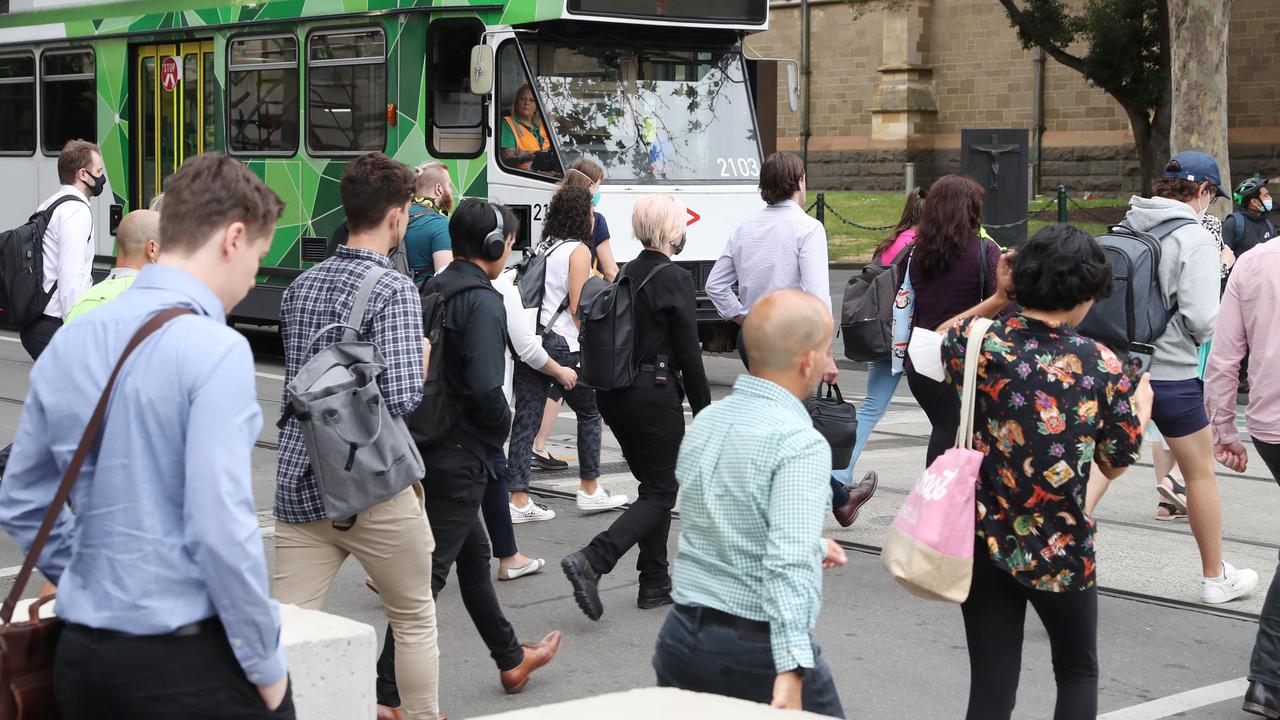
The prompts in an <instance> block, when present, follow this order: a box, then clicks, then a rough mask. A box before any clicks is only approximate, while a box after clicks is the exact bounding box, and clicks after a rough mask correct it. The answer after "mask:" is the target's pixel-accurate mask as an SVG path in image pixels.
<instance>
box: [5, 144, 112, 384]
mask: <svg viewBox="0 0 1280 720" xmlns="http://www.w3.org/2000/svg"><path fill="white" fill-rule="evenodd" d="M58 180H59V181H60V182H61V183H62V187H60V188H58V191H57V192H56V193H54V194H53V195H52V196H50V197H49V199H47V200H45V201H44V202H43V203H41V204H40V208H39V209H40V210H44V209H45V208H48V207H49V206H50V205H52V204H53V203H54V202H56V201H57V200H58V198H61V197H65V196H71V197H72V198H73V199H72V200H70V201H67V202H64V203H62V204H61V205H59V206H58V208H57V209H56V210H54V211H53V217H51V218H50V219H49V226H48V227H47V228H46V229H45V233H44V241H43V246H44V291H45V292H49V291H50V289H54V288H55V284H56V290H55V292H54V293H53V297H51V298H50V299H49V304H48V305H46V306H45V309H44V314H43V315H41V316H40V318H39V319H38V320H35V321H34V322H32V323H31V324H30V325H27V326H26V327H24V328H22V331H21V336H22V347H23V348H25V349H26V351H27V354H28V355H30V356H31V359H32V360H35V359H36V358H38V357H40V353H42V352H44V349H45V347H46V346H47V345H48V344H49V341H50V340H51V339H53V333H54V332H56V331H57V330H58V328H60V327H62V321H63V320H64V319H65V318H66V316H67V312H68V311H70V310H71V306H72V305H75V304H76V300H77V299H78V298H79V297H80V295H81V294H83V293H84V291H85V290H88V289H89V286H90V285H92V284H93V277H92V275H91V274H90V273H91V271H92V270H93V251H94V242H93V211H92V210H90V208H89V199H90V198H95V197H97V196H99V195H101V194H102V190H103V188H105V187H106V186H107V171H106V168H105V167H103V164H102V151H101V150H99V149H98V146H97V145H94V144H93V143H91V142H89V141H87V140H71V141H69V142H67V144H66V145H64V146H63V147H62V152H60V153H58Z"/></svg>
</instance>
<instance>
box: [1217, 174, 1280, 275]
mask: <svg viewBox="0 0 1280 720" xmlns="http://www.w3.org/2000/svg"><path fill="white" fill-rule="evenodd" d="M1267 182H1268V180H1267V178H1261V177H1251V178H1249V179H1248V180H1245V181H1244V182H1242V183H1240V186H1239V187H1237V188H1236V191H1235V194H1233V195H1232V196H1231V199H1232V200H1234V201H1235V204H1236V209H1235V212H1232V213H1231V214H1230V215H1228V216H1227V219H1226V220H1223V221H1222V242H1223V244H1225V245H1226V246H1227V247H1229V248H1231V251H1232V252H1234V253H1235V254H1236V257H1240V256H1241V255H1243V254H1245V253H1246V252H1248V251H1249V250H1252V249H1253V248H1255V247H1257V246H1258V245H1261V244H1262V243H1264V242H1266V241H1268V240H1270V239H1271V238H1273V237H1275V236H1276V226H1275V223H1273V222H1271V218H1270V217H1268V216H1269V215H1270V214H1271V208H1272V201H1271V190H1269V189H1268V188H1267Z"/></svg>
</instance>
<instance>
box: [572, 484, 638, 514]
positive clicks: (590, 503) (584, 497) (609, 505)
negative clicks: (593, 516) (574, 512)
mask: <svg viewBox="0 0 1280 720" xmlns="http://www.w3.org/2000/svg"><path fill="white" fill-rule="evenodd" d="M626 504H627V496H626V495H614V494H613V493H611V492H609V491H608V490H605V489H604V486H603V485H596V492H595V494H594V495H588V494H586V493H584V492H582V490H578V509H579V510H581V511H582V512H585V513H597V512H604V511H605V510H612V509H614V508H616V507H622V506H623V505H626Z"/></svg>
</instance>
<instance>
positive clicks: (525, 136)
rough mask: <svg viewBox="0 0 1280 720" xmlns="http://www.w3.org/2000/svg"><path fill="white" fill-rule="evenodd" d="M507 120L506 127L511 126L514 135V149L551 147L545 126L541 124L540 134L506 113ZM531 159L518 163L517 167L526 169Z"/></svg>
mask: <svg viewBox="0 0 1280 720" xmlns="http://www.w3.org/2000/svg"><path fill="white" fill-rule="evenodd" d="M504 119H505V120H506V121H507V127H509V128H511V133H512V134H513V135H515V136H516V148H515V149H516V150H519V151H520V152H542V151H544V150H550V149H551V141H550V140H548V139H547V132H546V126H543V128H542V133H541V136H539V135H538V133H533V132H530V131H529V128H527V127H525V126H524V124H522V123H519V122H516V119H515V118H514V117H511V116H510V115H508V116H507V117H506V118H504ZM531 164H532V161H529V162H523V163H518V164H517V165H516V167H517V168H519V169H521V170H528V169H529V166H530V165H531Z"/></svg>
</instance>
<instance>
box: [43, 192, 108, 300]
mask: <svg viewBox="0 0 1280 720" xmlns="http://www.w3.org/2000/svg"><path fill="white" fill-rule="evenodd" d="M69 200H78V201H80V202H82V203H84V206H85V207H86V208H88V209H89V212H93V207H92V206H91V205H89V201H88V200H85V199H84V198H82V197H80V196H79V195H63V196H62V197H60V198H58V199H57V200H54V201H53V202H52V203H50V204H49V207H47V208H45V209H44V210H41V211H40V212H38V213H36V214H35V215H32V216H31V220H29V221H28V222H34V221H35V219H36V217H37V216H39V215H44V217H45V226H44V231H45V232H46V233H48V232H49V223H51V222H53V211H54V210H57V209H58V207H59V206H61V205H62V204H63V203H65V202H67V201H69ZM92 237H93V228H92V227H90V228H89V238H86V240H88V239H90V238H92ZM38 246H39V248H40V252H41V253H42V254H43V253H44V237H43V236H41V238H40V242H39V243H38ZM56 292H58V278H56V277H55V278H54V279H53V285H52V286H50V287H49V297H50V298H52V297H53V295H54V293H56Z"/></svg>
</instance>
